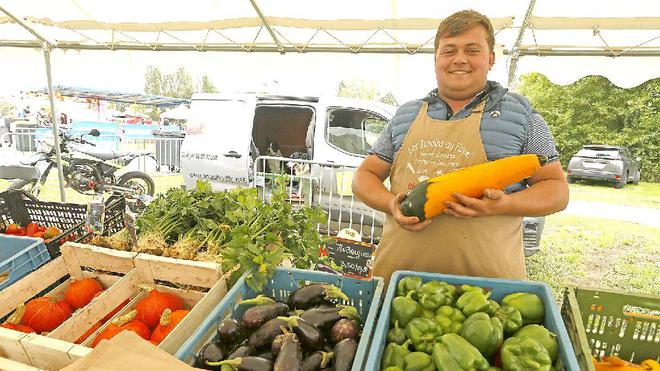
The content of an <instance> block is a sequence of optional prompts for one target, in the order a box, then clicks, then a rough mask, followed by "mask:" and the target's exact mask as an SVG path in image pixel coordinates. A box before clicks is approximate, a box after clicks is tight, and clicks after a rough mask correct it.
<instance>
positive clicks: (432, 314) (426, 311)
mask: <svg viewBox="0 0 660 371" xmlns="http://www.w3.org/2000/svg"><path fill="white" fill-rule="evenodd" d="M420 305H421V304H420ZM422 317H424V318H428V319H434V318H435V311H433V310H431V309H426V308H424V307H422Z"/></svg>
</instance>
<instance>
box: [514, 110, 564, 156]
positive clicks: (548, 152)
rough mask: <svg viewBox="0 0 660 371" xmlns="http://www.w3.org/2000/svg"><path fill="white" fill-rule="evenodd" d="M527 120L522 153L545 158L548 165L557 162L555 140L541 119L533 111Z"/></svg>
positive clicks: (557, 154) (557, 153)
mask: <svg viewBox="0 0 660 371" xmlns="http://www.w3.org/2000/svg"><path fill="white" fill-rule="evenodd" d="M527 120H528V121H527V122H528V125H529V127H528V132H527V139H526V141H525V144H524V145H523V150H522V153H523V154H537V155H544V156H547V157H548V163H550V162H554V161H558V160H559V152H557V147H556V146H555V139H554V138H553V137H552V133H551V132H550V127H548V124H547V123H546V122H545V120H543V117H541V115H540V114H539V113H538V112H536V111H535V112H534V113H532V114H531V115H530V116H529V117H528V119H527Z"/></svg>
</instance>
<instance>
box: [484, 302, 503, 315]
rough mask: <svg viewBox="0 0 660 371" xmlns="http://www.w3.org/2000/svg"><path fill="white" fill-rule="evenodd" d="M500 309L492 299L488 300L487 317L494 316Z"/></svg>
mask: <svg viewBox="0 0 660 371" xmlns="http://www.w3.org/2000/svg"><path fill="white" fill-rule="evenodd" d="M498 309H500V304H499V303H498V302H496V301H495V300H493V299H488V310H487V311H486V313H488V315H489V316H494V315H495V313H496V312H497V310H498Z"/></svg>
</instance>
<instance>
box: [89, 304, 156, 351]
mask: <svg viewBox="0 0 660 371" xmlns="http://www.w3.org/2000/svg"><path fill="white" fill-rule="evenodd" d="M136 314H137V311H136V310H135V309H134V310H132V311H130V312H128V313H126V314H125V315H123V316H121V317H117V318H115V319H114V320H112V323H110V324H109V325H108V327H106V328H105V330H103V331H102V332H101V333H100V334H98V335H97V336H96V338H95V339H94V341H93V342H92V348H96V346H97V345H98V344H99V343H100V342H101V340H109V339H112V338H113V337H114V336H115V335H117V334H118V333H120V332H122V331H133V332H135V333H136V334H138V335H140V337H141V338H143V339H144V340H149V338H150V337H151V332H150V331H149V328H148V327H147V325H145V324H144V323H142V322H140V321H138V320H136V319H135V315H136Z"/></svg>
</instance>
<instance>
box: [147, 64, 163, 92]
mask: <svg viewBox="0 0 660 371" xmlns="http://www.w3.org/2000/svg"><path fill="white" fill-rule="evenodd" d="M162 87H163V75H162V74H161V73H160V70H159V69H158V68H156V67H154V66H151V65H149V66H147V68H146V69H145V71H144V92H145V93H147V94H152V95H162Z"/></svg>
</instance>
